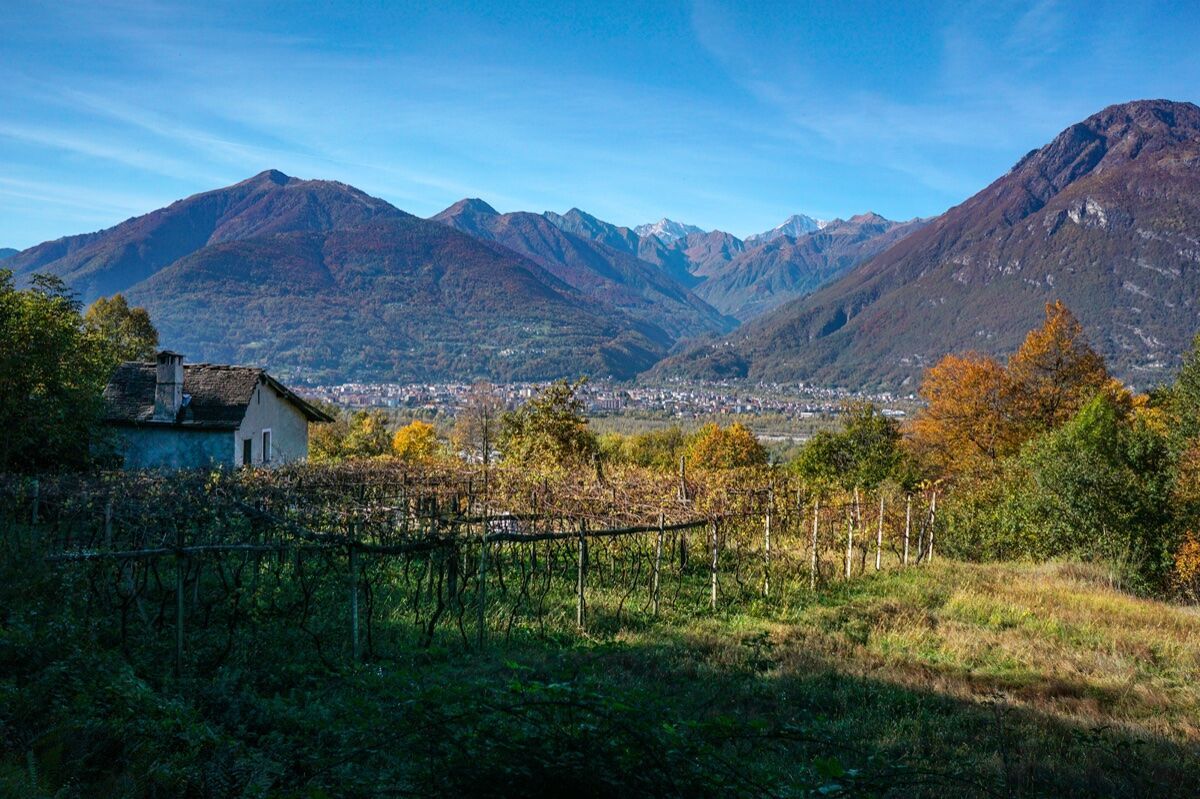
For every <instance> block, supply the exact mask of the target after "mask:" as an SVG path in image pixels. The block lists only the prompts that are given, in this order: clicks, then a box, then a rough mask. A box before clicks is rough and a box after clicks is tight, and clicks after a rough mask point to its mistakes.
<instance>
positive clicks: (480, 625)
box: [475, 510, 488, 650]
mask: <svg viewBox="0 0 1200 799" xmlns="http://www.w3.org/2000/svg"><path fill="white" fill-rule="evenodd" d="M487 530H488V523H487V511H486V510H485V511H484V514H483V529H482V530H480V532H479V602H478V605H477V607H476V608H475V646H476V647H477V648H479V649H480V650H482V649H483V647H484V645H485V644H486V643H487V628H486V626H485V625H486V622H487V615H486V610H487V567H488V558H487V550H488V541H487Z"/></svg>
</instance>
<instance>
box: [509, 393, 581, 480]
mask: <svg viewBox="0 0 1200 799" xmlns="http://www.w3.org/2000/svg"><path fill="white" fill-rule="evenodd" d="M583 384H584V381H583V380H579V381H577V382H575V383H570V382H568V381H566V380H559V381H557V382H555V383H551V384H550V385H549V386H547V387H546V388H544V389H542V390H541V391H540V392H538V393H537V394H536V395H534V396H533V397H532V398H531V399H530V400H529V401H528V402H526V403H525V404H524V405H522V406H521V407H519V408H517V409H516V410H513V411H509V412H507V413H505V414H504V415H503V416H501V418H500V449H501V450H502V451H503V453H504V457H505V459H506V460H509V461H514V462H517V463H526V464H529V465H543V466H548V465H554V464H564V465H566V464H576V465H578V464H580V463H589V462H591V461H592V460H593V459H594V458H595V457H596V456H597V455H598V454H599V452H600V445H599V442H598V440H597V438H596V434H595V433H594V432H593V431H592V430H591V428H590V427H589V426H588V421H587V417H586V416H584V413H583V400H581V399H579V396H578V392H579V389H580V388H581V387H582V386H583Z"/></svg>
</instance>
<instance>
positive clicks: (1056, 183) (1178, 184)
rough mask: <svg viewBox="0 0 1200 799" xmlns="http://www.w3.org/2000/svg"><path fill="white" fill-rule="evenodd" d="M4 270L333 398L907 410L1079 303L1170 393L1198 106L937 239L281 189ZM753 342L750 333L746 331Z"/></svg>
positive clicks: (1090, 146) (808, 224)
mask: <svg viewBox="0 0 1200 799" xmlns="http://www.w3.org/2000/svg"><path fill="white" fill-rule="evenodd" d="M5 252H7V251H2V250H0V258H3V266H4V268H5V269H8V270H11V271H12V272H13V273H14V274H15V276H16V278H17V280H18V281H27V280H28V278H29V277H30V276H31V275H32V274H34V273H36V272H49V273H52V274H56V275H59V276H61V277H62V278H63V279H64V280H65V281H66V282H67V283H68V285H70V286H71V287H72V288H73V289H74V290H75V291H76V292H77V293H78V294H79V296H80V298H81V299H82V300H84V301H91V300H92V299H94V298H96V297H99V296H102V295H109V294H112V293H115V292H123V293H125V294H126V296H127V297H128V298H129V300H130V301H131V302H134V303H136V304H141V305H145V306H146V307H147V308H148V309H149V310H150V312H151V315H152V317H153V318H154V320H155V323H156V324H157V325H158V326H159V328H160V331H161V333H162V340H163V341H164V342H165V343H167V344H168V345H169V346H171V347H173V348H175V349H178V350H181V351H183V352H184V353H185V354H187V355H188V356H189V357H190V358H193V359H197V360H199V359H212V360H219V361H233V362H245V363H260V364H264V365H268V366H270V367H271V368H272V369H273V370H274V371H276V372H277V373H278V374H280V375H282V376H285V377H288V378H296V377H304V378H309V379H313V380H320V381H329V380H338V379H341V380H394V381H404V380H432V379H473V378H477V377H489V378H492V379H498V380H517V379H546V378H553V377H560V376H568V375H577V374H581V373H586V374H592V375H595V376H612V377H615V378H621V379H625V378H632V377H634V376H636V375H639V374H642V373H646V372H647V370H651V368H652V367H653V371H650V372H649V377H650V378H651V379H655V380H659V379H672V378H679V377H686V378H704V379H725V378H749V379H752V380H765V381H778V382H795V381H803V382H808V383H816V384H822V385H840V386H845V387H848V388H880V389H901V390H904V389H905V387H908V388H909V389H911V388H913V387H915V381H916V380H917V379H918V378H919V376H920V373H921V371H922V370H923V369H924V368H926V367H927V366H929V365H930V364H932V363H933V362H934V361H936V359H937V358H939V357H941V355H942V354H944V353H946V352H948V351H954V350H964V349H976V350H980V351H983V352H987V353H995V354H1000V353H1005V352H1008V351H1011V350H1012V349H1013V348H1014V347H1015V346H1017V344H1019V342H1020V339H1021V337H1022V336H1023V334H1024V332H1025V331H1026V330H1028V329H1029V328H1031V327H1033V326H1035V325H1036V324H1037V323H1038V322H1039V320H1040V318H1041V314H1042V307H1043V305H1044V304H1045V303H1046V302H1048V301H1051V300H1054V299H1062V300H1063V301H1065V302H1066V303H1067V305H1068V306H1069V307H1070V308H1071V309H1072V310H1073V311H1074V312H1075V313H1076V315H1077V316H1078V317H1079V318H1080V320H1081V321H1082V322H1083V324H1084V326H1085V329H1086V330H1087V332H1088V334H1089V336H1090V338H1091V340H1092V342H1093V344H1094V345H1095V346H1096V348H1097V349H1098V350H1099V351H1100V352H1101V353H1102V354H1103V355H1104V356H1105V357H1106V358H1107V359H1108V361H1109V363H1110V365H1111V366H1112V368H1113V370H1114V373H1115V374H1117V375H1118V376H1120V377H1122V378H1124V379H1125V380H1126V381H1128V382H1131V383H1133V384H1135V385H1149V384H1152V383H1154V382H1157V381H1159V380H1161V379H1163V378H1164V377H1165V376H1167V375H1168V373H1169V372H1170V370H1171V369H1173V367H1174V366H1175V365H1176V364H1177V363H1178V360H1179V357H1180V355H1181V353H1182V352H1183V351H1185V349H1186V348H1187V346H1188V344H1189V342H1190V339H1191V337H1192V335H1193V333H1194V332H1195V329H1196V327H1197V321H1198V320H1197V315H1196V305H1195V303H1196V298H1197V296H1198V292H1200V108H1197V107H1196V106H1194V105H1192V104H1189V103H1176V102H1170V101H1165V100H1151V101H1137V102H1132V103H1126V104H1122V105H1117V106H1112V107H1110V108H1107V109H1105V110H1103V111H1101V112H1100V113H1098V114H1095V115H1093V116H1091V117H1089V118H1088V119H1086V120H1084V121H1083V122H1080V123H1078V124H1076V125H1072V126H1071V127H1069V128H1068V129H1067V130H1065V131H1063V132H1062V133H1061V134H1059V135H1058V136H1057V137H1055V138H1054V140H1053V141H1051V142H1050V143H1048V144H1047V145H1046V146H1044V147H1041V148H1039V149H1036V150H1034V151H1032V152H1030V153H1029V154H1028V155H1026V156H1025V157H1024V158H1022V159H1020V160H1019V161H1018V162H1017V163H1016V164H1015V165H1014V166H1013V168H1012V169H1011V170H1010V171H1009V172H1008V173H1006V174H1005V175H1003V176H1001V177H1000V178H998V179H997V180H996V181H995V182H994V183H992V184H991V185H990V186H988V187H987V188H985V189H984V190H983V191H981V192H979V193H978V194H976V195H975V196H973V197H971V198H970V199H968V200H966V201H965V202H964V203H962V204H961V205H958V206H956V207H954V208H951V209H950V210H948V211H947V212H945V213H944V214H942V215H941V216H938V217H935V218H932V219H915V220H910V221H908V222H895V221H891V220H887V219H884V218H883V217H881V216H878V215H876V214H871V213H867V214H861V215H858V216H854V217H851V218H850V219H846V220H841V219H835V220H831V221H828V222H824V221H818V220H815V219H812V218H810V217H805V216H803V215H796V216H793V217H791V218H790V219H789V220H787V221H786V222H785V223H784V224H782V225H780V226H778V227H776V228H775V229H773V230H772V231H768V232H766V233H763V234H759V235H756V236H751V237H748V238H747V239H745V240H742V239H739V238H737V237H736V236H733V235H731V234H729V233H726V232H723V231H719V230H713V231H705V230H702V229H700V228H697V227H695V226H690V225H684V224H681V223H678V222H674V221H672V220H668V219H662V220H660V221H659V222H657V223H654V224H652V225H649V226H639V228H633V229H631V228H628V227H623V226H619V225H614V224H611V223H608V222H605V221H603V220H601V219H598V218H597V217H595V216H592V215H591V214H588V213H586V212H585V211H582V210H580V209H578V208H573V209H571V210H569V211H567V212H566V213H563V214H558V213H554V212H550V211H547V212H544V213H541V214H537V213H530V212H523V211H518V212H512V213H503V214H502V213H499V212H498V211H496V210H495V209H494V208H492V207H491V206H490V205H488V204H487V203H486V202H484V201H482V200H479V199H464V200H461V201H459V202H457V203H455V204H454V205H452V206H450V207H449V208H447V209H446V210H444V211H442V212H441V213H439V214H436V215H435V216H434V217H432V218H430V219H421V218H419V217H416V216H413V215H411V214H408V213H406V212H404V211H402V210H400V209H398V208H396V207H394V206H392V205H391V204H389V203H387V202H385V201H384V200H381V199H379V198H376V197H372V196H370V195H368V194H366V193H364V192H362V191H360V190H358V189H356V188H354V187H352V186H348V185H345V184H342V183H337V182H334V181H327V180H302V179H299V178H295V177H289V176H287V175H284V174H283V173H281V172H278V171H275V170H268V171H266V172H262V173H260V174H259V175H256V176H254V177H252V178H250V179H248V180H244V181H242V182H240V183H237V184H234V185H232V186H227V187H225V188H222V189H216V190H214V191H209V192H204V193H202V194H197V195H194V196H192V197H188V198H186V199H183V200H179V201H178V202H175V203H172V204H171V205H169V206H167V207H165V208H161V209H158V210H156V211H152V212H150V213H148V214H145V215H143V216H139V217H135V218H133V219H129V220H127V221H125V222H122V223H120V224H118V225H116V226H114V227H112V228H109V229H107V230H102V231H98V232H95V233H87V234H83V235H77V236H68V237H65V238H61V239H56V240H54V241H49V242H45V243H43V244H39V245H37V246H34V247H31V248H29V249H27V250H24V251H22V252H19V253H9V254H8V255H7V256H5V254H4V253H5ZM739 325H740V326H739Z"/></svg>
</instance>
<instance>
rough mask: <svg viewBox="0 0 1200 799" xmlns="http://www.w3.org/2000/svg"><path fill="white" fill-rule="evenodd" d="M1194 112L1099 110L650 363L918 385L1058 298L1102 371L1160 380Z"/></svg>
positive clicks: (1189, 221) (1171, 354)
mask: <svg viewBox="0 0 1200 799" xmlns="http://www.w3.org/2000/svg"><path fill="white" fill-rule="evenodd" d="M1197 242H1200V108H1197V107H1196V106H1195V105H1192V104H1190V103H1175V102H1169V101H1165V100H1151V101H1139V102H1133V103H1127V104H1123V105H1116V106H1112V107H1110V108H1106V109H1105V110H1103V111H1101V112H1100V113H1098V114H1095V115H1094V116H1091V117H1089V118H1088V119H1086V120H1084V121H1083V122H1081V123H1079V124H1076V125H1072V126H1071V127H1070V128H1068V129H1067V130H1065V131H1063V132H1062V133H1061V134H1059V135H1058V136H1057V137H1055V139H1054V140H1053V141H1052V142H1050V143H1049V144H1047V145H1046V146H1045V147H1042V148H1040V149H1038V150H1034V151H1033V152H1031V153H1029V154H1028V155H1027V156H1025V157H1024V158H1022V159H1021V160H1020V161H1019V162H1018V163H1017V164H1016V165H1015V166H1014V167H1013V168H1012V169H1011V170H1010V171H1009V172H1008V173H1007V174H1006V175H1004V176H1002V177H1001V178H999V179H998V180H996V181H995V182H994V183H992V184H991V185H990V186H988V187H987V188H986V189H984V190H983V191H981V192H979V193H978V194H976V195H975V196H973V197H971V198H970V199H969V200H967V201H966V202H964V203H963V204H961V205H959V206H956V207H955V208H952V209H950V210H949V211H947V212H946V213H945V214H943V215H942V216H940V217H938V218H936V219H934V220H932V221H931V222H930V223H929V224H928V225H926V226H925V227H923V228H922V229H921V230H918V231H917V232H915V233H914V234H912V235H911V236H908V237H906V238H904V239H902V240H901V241H900V242H899V243H897V244H896V245H894V246H892V247H891V248H889V249H887V250H885V251H884V252H883V253H881V254H879V255H878V256H876V257H875V258H873V259H872V260H871V261H869V262H868V263H866V264H864V265H863V266H862V267H860V268H858V269H856V270H854V271H852V272H850V273H849V274H847V275H846V276H845V277H843V278H842V279H840V280H838V281H836V282H834V283H832V284H830V285H828V286H826V287H825V288H824V289H822V290H820V291H818V292H816V293H815V294H813V295H811V296H809V297H807V298H803V299H799V300H796V301H793V302H791V303H789V304H787V305H784V306H782V307H780V308H778V309H777V310H776V311H774V312H772V313H771V314H769V315H768V316H766V317H762V318H759V319H757V320H755V321H754V322H753V323H751V324H750V325H747V326H745V327H743V328H742V329H740V330H738V331H737V332H736V333H735V334H733V335H732V336H730V337H729V338H727V339H726V340H725V341H723V342H720V343H719V344H716V345H713V346H706V347H700V348H695V349H693V350H691V351H690V352H688V353H685V354H684V355H682V356H680V357H678V358H674V359H671V360H670V361H668V362H665V363H664V364H662V365H661V367H660V370H659V372H658V373H659V374H660V375H664V376H665V375H692V376H706V377H715V376H727V377H750V378H754V379H766V380H804V381H812V382H818V383H825V384H837V385H845V386H850V387H872V386H880V387H887V388H894V387H898V386H909V387H915V386H914V382H915V380H916V378H917V377H918V376H919V375H920V373H921V371H922V369H923V368H925V367H926V366H928V365H930V364H931V363H933V362H935V361H936V360H937V359H938V358H939V357H940V356H941V355H943V354H944V353H946V352H947V351H952V350H962V349H977V350H981V351H984V352H989V353H998V352H1004V351H1011V350H1012V349H1015V347H1016V346H1017V345H1018V344H1019V343H1020V340H1021V337H1022V336H1023V335H1024V333H1025V331H1026V330H1028V329H1030V328H1031V327H1033V326H1035V324H1036V322H1037V321H1038V319H1039V318H1040V317H1041V315H1042V308H1043V305H1044V304H1045V303H1046V302H1048V301H1050V300H1053V299H1062V300H1063V301H1064V302H1065V303H1066V304H1067V305H1068V306H1069V307H1070V308H1071V309H1072V310H1073V311H1074V312H1075V314H1076V315H1077V316H1078V317H1079V318H1080V320H1081V321H1082V322H1083V324H1084V326H1085V328H1086V330H1087V332H1088V334H1089V336H1090V338H1091V340H1092V343H1093V344H1094V346H1095V347H1096V349H1097V350H1098V351H1100V352H1101V354H1103V355H1104V357H1105V358H1106V359H1107V360H1108V362H1109V364H1110V366H1111V367H1112V368H1113V370H1114V372H1115V373H1116V374H1117V375H1119V376H1120V377H1121V378H1123V379H1125V380H1127V381H1131V382H1133V383H1134V384H1136V385H1140V386H1146V385H1148V384H1152V383H1155V382H1157V381H1159V380H1161V379H1163V378H1164V376H1166V375H1167V374H1168V373H1169V372H1170V370H1171V369H1172V368H1173V367H1174V366H1175V364H1176V363H1177V362H1178V359H1179V357H1180V355H1181V353H1182V352H1183V351H1184V349H1185V348H1186V347H1187V346H1188V344H1189V342H1190V340H1191V338H1192V336H1193V335H1194V334H1195V333H1196V329H1197V326H1198V323H1197V316H1196V305H1195V303H1196V297H1197V296H1200V268H1198V264H1200V248H1198V244H1197Z"/></svg>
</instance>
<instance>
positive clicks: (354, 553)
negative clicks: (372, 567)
mask: <svg viewBox="0 0 1200 799" xmlns="http://www.w3.org/2000/svg"><path fill="white" fill-rule="evenodd" d="M359 646H360V645H359V638H358V547H356V546H355V545H354V543H353V542H352V543H351V544H350V653H351V656H352V657H353V658H354V660H355V662H357V661H358V659H359V656H360V655H361V652H360V649H359Z"/></svg>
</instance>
